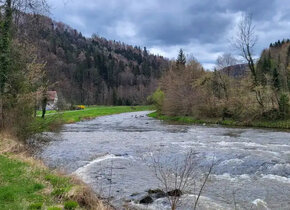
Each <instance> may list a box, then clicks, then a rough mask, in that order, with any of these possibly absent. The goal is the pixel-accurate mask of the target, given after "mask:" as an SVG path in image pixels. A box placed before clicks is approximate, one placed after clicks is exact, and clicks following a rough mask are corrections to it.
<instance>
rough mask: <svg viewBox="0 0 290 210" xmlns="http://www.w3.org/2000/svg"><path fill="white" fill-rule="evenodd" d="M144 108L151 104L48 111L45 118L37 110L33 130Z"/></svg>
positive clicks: (149, 108) (53, 127)
mask: <svg viewBox="0 0 290 210" xmlns="http://www.w3.org/2000/svg"><path fill="white" fill-rule="evenodd" d="M146 110H153V106H89V107H87V108H85V109H84V110H68V111H60V112H56V111H48V112H47V115H46V116H45V119H42V118H41V117H40V115H41V112H40V111H39V112H38V113H37V116H38V117H37V118H36V120H35V122H34V124H33V125H32V126H33V130H37V131H38V133H41V132H44V131H55V130H57V129H58V128H59V127H60V126H61V125H62V124H69V123H76V122H79V121H82V120H89V119H93V118H96V117H100V116H105V115H112V114H120V113H125V112H137V111H146Z"/></svg>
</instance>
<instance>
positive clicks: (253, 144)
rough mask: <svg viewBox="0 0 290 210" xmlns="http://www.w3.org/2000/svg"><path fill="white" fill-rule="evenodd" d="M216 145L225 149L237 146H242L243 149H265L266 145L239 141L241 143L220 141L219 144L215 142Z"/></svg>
mask: <svg viewBox="0 0 290 210" xmlns="http://www.w3.org/2000/svg"><path fill="white" fill-rule="evenodd" d="M217 144H218V145H220V146H226V147H229V146H238V147H240V146H241V145H244V146H245V147H263V148H264V147H267V146H266V145H263V144H257V143H254V142H244V141H241V142H238V141H220V142H217Z"/></svg>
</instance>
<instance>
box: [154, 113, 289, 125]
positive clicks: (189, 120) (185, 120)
mask: <svg viewBox="0 0 290 210" xmlns="http://www.w3.org/2000/svg"><path fill="white" fill-rule="evenodd" d="M148 116H149V117H153V118H156V119H159V120H163V121H166V122H171V123H178V124H204V123H205V124H219V125H224V126H230V127H257V128H258V127H259V128H277V129H290V119H286V120H276V121H266V120H265V121H251V122H239V121H235V120H232V119H226V120H221V119H196V118H194V117H190V116H166V115H162V114H160V113H158V112H153V113H151V114H149V115H148Z"/></svg>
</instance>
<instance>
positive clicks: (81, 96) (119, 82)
mask: <svg viewBox="0 0 290 210" xmlns="http://www.w3.org/2000/svg"><path fill="white" fill-rule="evenodd" d="M34 17H35V16H34ZM21 21H22V23H25V24H20V25H19V28H20V30H19V31H20V33H19V35H18V36H19V39H24V38H25V39H30V41H31V42H32V43H34V45H36V47H37V52H38V54H39V56H40V58H42V59H44V60H45V61H46V62H47V64H46V69H47V75H48V78H49V81H50V83H51V84H55V85H54V87H55V88H53V89H56V90H57V91H58V93H59V95H61V96H63V97H64V98H65V99H66V101H67V102H69V103H74V104H114V105H123V104H126V105H131V104H141V103H144V102H145V101H146V97H147V96H148V95H150V94H151V93H152V92H153V91H154V90H155V88H156V87H157V82H158V79H159V78H160V76H161V74H162V72H163V71H165V70H166V69H167V67H168V65H169V61H168V60H167V59H165V58H163V57H161V56H156V55H152V54H150V53H149V52H148V51H147V50H146V48H144V49H141V48H140V47H136V46H135V47H133V46H131V45H127V44H124V43H121V42H116V41H111V40H107V39H105V38H101V37H98V36H95V35H94V36H93V37H92V38H85V37H84V36H82V34H81V33H79V32H78V31H76V30H74V29H72V28H71V27H69V26H67V25H65V24H63V23H59V22H55V21H53V20H52V19H50V18H48V17H45V16H37V18H32V16H31V15H24V16H23V17H22V20H21Z"/></svg>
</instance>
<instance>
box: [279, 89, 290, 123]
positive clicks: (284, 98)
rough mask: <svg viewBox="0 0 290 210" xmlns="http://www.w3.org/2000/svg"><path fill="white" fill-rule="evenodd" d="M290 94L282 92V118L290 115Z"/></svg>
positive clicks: (280, 101) (280, 100)
mask: <svg viewBox="0 0 290 210" xmlns="http://www.w3.org/2000/svg"><path fill="white" fill-rule="evenodd" d="M289 109H290V105H289V96H288V95H287V94H285V93H282V94H281V96H280V98H279V112H280V114H281V118H285V117H287V116H288V115H289Z"/></svg>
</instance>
